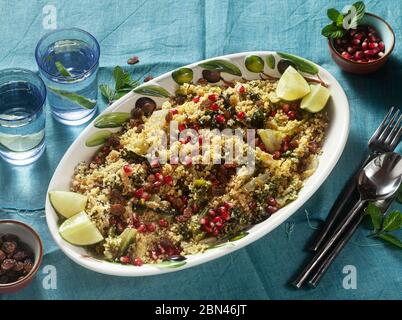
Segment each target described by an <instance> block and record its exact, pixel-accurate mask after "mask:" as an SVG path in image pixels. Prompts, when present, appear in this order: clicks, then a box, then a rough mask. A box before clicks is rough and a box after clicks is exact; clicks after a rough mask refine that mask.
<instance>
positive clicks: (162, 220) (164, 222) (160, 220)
mask: <svg viewBox="0 0 402 320" xmlns="http://www.w3.org/2000/svg"><path fill="white" fill-rule="evenodd" d="M159 225H160V226H161V227H163V228H167V227H168V226H169V222H168V221H167V220H166V219H163V218H162V219H159Z"/></svg>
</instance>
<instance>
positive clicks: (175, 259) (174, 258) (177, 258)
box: [169, 255, 186, 261]
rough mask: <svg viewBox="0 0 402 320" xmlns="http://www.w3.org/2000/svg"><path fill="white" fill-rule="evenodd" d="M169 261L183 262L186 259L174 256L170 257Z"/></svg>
mask: <svg viewBox="0 0 402 320" xmlns="http://www.w3.org/2000/svg"><path fill="white" fill-rule="evenodd" d="M169 260H170V261H183V260H186V257H184V256H180V255H175V256H170V257H169Z"/></svg>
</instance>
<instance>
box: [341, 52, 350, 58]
mask: <svg viewBox="0 0 402 320" xmlns="http://www.w3.org/2000/svg"><path fill="white" fill-rule="evenodd" d="M342 57H344V58H345V59H348V60H350V59H352V56H351V55H350V53H349V52H347V51H343V52H342Z"/></svg>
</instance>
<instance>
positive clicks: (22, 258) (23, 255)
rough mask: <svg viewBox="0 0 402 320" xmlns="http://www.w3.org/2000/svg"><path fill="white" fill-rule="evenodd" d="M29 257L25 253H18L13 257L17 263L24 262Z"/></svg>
mask: <svg viewBox="0 0 402 320" xmlns="http://www.w3.org/2000/svg"><path fill="white" fill-rule="evenodd" d="M27 256H28V254H27V253H26V252H25V251H17V252H16V253H15V254H14V255H13V259H15V260H17V261H22V260H24V259H25V258H26V257H27Z"/></svg>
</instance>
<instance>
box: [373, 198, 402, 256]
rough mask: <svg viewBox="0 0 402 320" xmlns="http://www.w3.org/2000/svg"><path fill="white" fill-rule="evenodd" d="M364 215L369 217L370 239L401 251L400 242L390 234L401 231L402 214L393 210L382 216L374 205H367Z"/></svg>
mask: <svg viewBox="0 0 402 320" xmlns="http://www.w3.org/2000/svg"><path fill="white" fill-rule="evenodd" d="M365 213H366V214H367V215H368V216H370V219H371V223H372V225H373V233H372V234H371V236H372V237H374V238H378V239H381V240H383V241H385V242H387V243H389V244H391V245H394V246H395V247H398V248H400V249H402V241H401V240H400V239H399V238H398V237H396V236H395V235H394V234H391V233H390V232H392V231H397V230H400V229H402V213H401V212H400V211H398V210H395V211H392V212H390V213H388V214H387V215H385V216H383V215H382V213H381V210H380V209H379V208H378V207H377V206H375V204H374V203H369V205H368V206H367V208H366V209H365Z"/></svg>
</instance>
